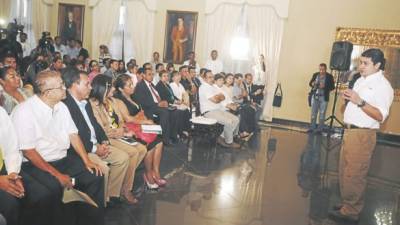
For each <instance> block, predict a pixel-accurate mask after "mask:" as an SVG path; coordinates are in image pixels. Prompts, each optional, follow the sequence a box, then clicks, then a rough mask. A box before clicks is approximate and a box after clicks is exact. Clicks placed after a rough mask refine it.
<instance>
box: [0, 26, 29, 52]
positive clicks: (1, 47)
mask: <svg viewBox="0 0 400 225" xmlns="http://www.w3.org/2000/svg"><path fill="white" fill-rule="evenodd" d="M23 31H24V26H23V25H21V24H18V23H17V20H16V19H14V22H10V23H9V24H8V26H7V28H6V29H4V28H2V29H0V58H1V57H3V56H4V55H5V54H13V55H15V56H16V58H17V59H18V58H19V56H21V55H22V47H21V45H20V44H19V43H18V42H17V35H18V33H20V32H23Z"/></svg>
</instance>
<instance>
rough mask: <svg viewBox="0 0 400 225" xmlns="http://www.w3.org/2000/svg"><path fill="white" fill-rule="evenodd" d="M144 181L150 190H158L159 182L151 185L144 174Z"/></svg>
mask: <svg viewBox="0 0 400 225" xmlns="http://www.w3.org/2000/svg"><path fill="white" fill-rule="evenodd" d="M143 179H144V183H145V185H146V187H147V188H148V189H150V190H154V189H158V184H157V182H154V184H150V183H149V180H148V179H147V176H146V174H143Z"/></svg>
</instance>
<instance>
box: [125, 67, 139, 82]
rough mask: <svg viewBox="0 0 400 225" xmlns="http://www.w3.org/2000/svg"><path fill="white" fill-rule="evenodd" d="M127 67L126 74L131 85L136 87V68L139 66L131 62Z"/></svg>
mask: <svg viewBox="0 0 400 225" xmlns="http://www.w3.org/2000/svg"><path fill="white" fill-rule="evenodd" d="M127 69H128V72H127V74H128V75H129V76H130V77H131V79H132V83H133V86H134V87H136V84H137V83H138V80H139V79H138V75H139V74H138V69H139V67H138V65H135V64H133V63H128V65H127Z"/></svg>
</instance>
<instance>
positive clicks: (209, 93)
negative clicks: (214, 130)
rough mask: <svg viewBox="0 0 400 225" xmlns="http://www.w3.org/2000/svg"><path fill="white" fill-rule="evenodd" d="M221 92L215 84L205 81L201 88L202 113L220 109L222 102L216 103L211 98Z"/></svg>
mask: <svg viewBox="0 0 400 225" xmlns="http://www.w3.org/2000/svg"><path fill="white" fill-rule="evenodd" d="M217 94H221V91H219V90H218V89H217V88H215V87H214V86H212V85H210V84H209V83H203V84H202V85H201V86H200V88H199V101H200V110H201V113H205V112H208V111H213V110H220V109H221V108H222V107H221V103H214V102H212V101H211V100H210V98H212V97H213V96H215V95H217Z"/></svg>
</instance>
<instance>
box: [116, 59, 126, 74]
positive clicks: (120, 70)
mask: <svg viewBox="0 0 400 225" xmlns="http://www.w3.org/2000/svg"><path fill="white" fill-rule="evenodd" d="M117 72H118V74H125V73H126V69H125V61H124V60H122V59H120V60H118V70H117Z"/></svg>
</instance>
